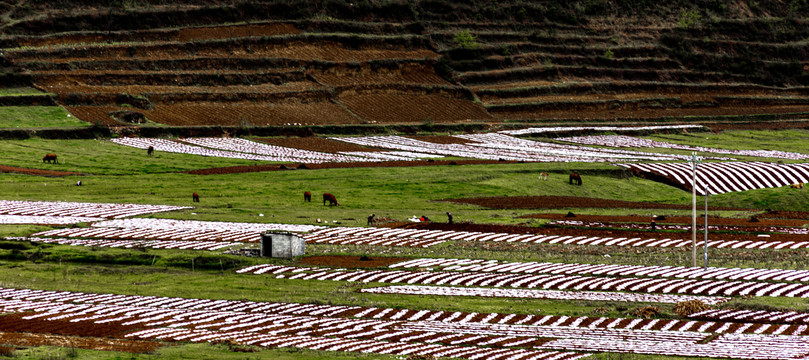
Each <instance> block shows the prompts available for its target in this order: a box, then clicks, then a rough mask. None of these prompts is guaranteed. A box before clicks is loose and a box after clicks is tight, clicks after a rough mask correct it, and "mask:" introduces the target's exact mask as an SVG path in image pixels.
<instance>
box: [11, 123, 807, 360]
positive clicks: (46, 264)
mask: <svg viewBox="0 0 809 360" xmlns="http://www.w3.org/2000/svg"><path fill="white" fill-rule="evenodd" d="M805 136H809V132H806V131H801V130H788V131H783V132H780V131H779V132H765V131H740V132H726V133H722V134H718V135H717V134H712V133H705V134H703V133H699V134H676V135H672V134H667V135H656V136H651V137H650V138H654V139H656V140H663V141H669V142H676V143H682V144H693V145H699V146H706V147H722V148H729V149H732V148H739V149H749V148H750V146H752V145H751V144H753V141H755V143H758V142H759V141H761V144H763V145H762V147H761V148H764V146H766V147H767V149H771V150H784V151H796V152H805V151H803V150H802V149H801V148H800V144H801V142H802V141H803V140H802V139H803V137H805ZM705 137H709V139H704V138H705ZM751 137H752V138H753V139H754V140H750V139H751ZM700 139H701V141H700ZM658 151H668V150H666V149H661V150H658ZM48 152H53V153H57V154H58V156H59V163H57V164H46V163H42V160H41V159H42V156H43V155H44V154H45V153H48ZM0 153H2V154H3V162H2V163H1V164H0V165H7V166H15V167H27V168H37V169H46V170H59V171H72V172H79V173H82V174H83V175H73V176H66V177H43V176H31V175H23V174H17V173H0V199H6V200H48V201H81V202H104V203H107V202H109V203H140V204H165V205H183V206H191V207H192V208H190V209H186V210H182V211H175V212H167V213H158V214H153V215H149V217H159V218H176V219H193V220H205V221H237V222H263V223H296V224H317V219H321V221H323V222H321V223H320V224H321V225H334V224H339V225H343V226H364V225H365V221H366V217H367V216H368V215H369V214H371V213H374V214H376V216H377V218H378V219H379V218H389V219H392V220H397V221H407V219H408V218H410V217H412V216H414V215H415V216H421V215H427V216H428V217H430V218H431V219H432V220H433V221H437V222H445V221H446V215H445V212H447V211H450V212H452V213H453V215H454V219H455V221H457V222H461V221H469V222H473V223H479V224H480V223H499V224H524V225H527V226H540V225H542V224H543V223H545V222H546V221H545V220H540V219H526V218H520V216H521V215H527V214H533V213H545V212H554V213H567V212H568V211H571V212H574V213H582V214H605V215H622V214H638V215H644V216H651V215H652V214H655V215H687V214H690V211H689V210H660V209H582V208H575V207H571V208H563V209H552V210H549V209H501V210H498V209H484V208H480V207H477V206H473V205H465V204H457V203H451V202H446V201H442V200H446V199H453V198H465V197H489V196H535V195H565V196H584V197H596V198H605V199H616V200H627V201H644V202H651V203H666V204H681V205H690V204H691V194H690V193H688V192H686V191H683V190H680V189H677V188H674V187H671V186H668V185H664V184H661V183H657V182H653V181H649V180H644V179H640V178H636V177H629V176H628V173H627V172H624V171H622V170H621V168H619V167H617V166H613V165H609V164H592V163H522V164H492V165H442V166H425V167H390V168H384V167H380V168H353V169H324V170H288V171H271V172H256V173H243V174H224V175H191V174H186V173H183V171H187V170H194V169H205V168H210V167H223V166H235V165H253V164H266V162H255V161H247V160H235V159H221V158H211V157H202V156H195V155H184V154H171V153H163V152H157V153H155V155H154V156H152V157H148V156H146V153H145V150H141V149H135V148H131V147H125V146H120V145H117V144H114V143H111V142H109V141H107V140H104V139H99V140H45V139H38V138H35V139H28V140H6V141H0ZM681 153H682V152H681ZM570 171H576V172H578V173H580V174H582V177H583V179H584V185H582V186H576V185H570V184H568V181H567V180H568V178H567V175H568V174H569V173H570ZM540 172H548V173H549V174H550V177H549V180H547V181H542V180H540V179H539V178H538V174H539V173H540ZM79 180H81V181H82V186H76V182H77V181H79ZM304 191H311V192H312V193H313V195H314V196H313V201H312V202H311V203H304V202H303V196H302V195H303V194H302V193H303V192H304ZM193 192H197V193H199V194H200V197H201V202H200V203H192V201H191V193H193ZM323 192H330V193H332V194H335V195H336V197H337V199H338V201H339V202H340V206H337V207H330V206H324V205H323V203H322V200H321V197H320V194H321V193H323ZM709 202H710V205H712V206H726V207H739V208H748V209H751V210H740V211H711V215H721V216H726V217H739V218H747V217H749V216H751V215H753V214H755V213H757V212H758V211H761V210H763V209H774V210H776V209H777V210H799V211H809V193H807V192H805V191H801V190H796V189H790V188H788V187H787V188H777V189H763V190H755V191H747V192H741V193H729V194H721V195H717V196H711V197H710V199H709ZM702 204H703V199H702V198H700V199H699V209H700V213H701V212H702ZM326 222H327V223H326ZM76 226H84V225H83V224H79V225H76ZM51 228H53V227H50V226H39V225H0V237H4V236H5V237H7V236H25V235H28V234H31V233H35V232H38V231H43V230H46V229H51ZM701 235H702V234H700V239H701ZM248 246H255V245H248ZM307 254H309V255H326V254H332V255H334V254H343V255H367V256H371V257H379V256H397V257H405V258H417V257H445V258H478V259H496V260H505V261H549V262H566V263H573V262H575V263H608V264H643V265H648V264H654V265H674V266H678V265H679V266H683V265H688V264H690V249H657V248H649V249H646V248H638V249H634V248H633V249H626V248H620V247H599V246H590V247H587V246H569V245H561V244H558V245H549V244H544V245H536V244H498V245H497V246H488V245H485V244H470V243H465V242H449V243H445V244H441V245H439V246H435V247H432V248H428V249H415V248H395V247H382V246H351V245H309V246H307ZM606 255H609V256H606ZM710 259H711V265H712V266H726V267H766V268H789V269H806V268H809V262H807V260H806V259H807V256H806V251H805V250H794V251H777V250H738V249H722V250H714V249H712V250H711V255H710ZM266 262H270V263H279V264H294V262H293V261H290V260H277V259H272V260H271V259H253V258H245V257H237V256H230V255H224V254H221V253H219V252H205V251H185V250H153V249H145V250H143V249H104V248H87V247H70V246H61V245H43V244H29V243H26V242H15V241H0V269H2V270H0V287H21V288H22V287H25V288H32V289H46V290H65V291H86V292H109V293H120V294H133V295H154V296H175V297H195V298H211V299H232V300H251V301H275V302H302V303H319V304H335V305H356V306H375V307H394V308H411V309H431V310H445V311H475V312H513V313H524V314H554V315H568V316H581V315H586V316H623V317H632V315H631V312H632V310H634V309H635V308H637V307H639V306H642V305H644V304H632V303H612V302H594V301H551V300H527V299H483V298H472V297H469V298H466V297H452V298H447V297H439V296H400V295H375V294H362V293H359V292H357V290H358V289H360V288H363V287H372V286H378V285H380V284H373V283H371V284H357V283H347V282H332V281H303V280H288V279H274V278H271V277H270V276H265V275H240V274H235V273H234V272H233V270H234V269H236V268H241V267H245V266H250V265H253V264H256V263H266ZM700 263H701V252H700ZM723 306H727V307H742V308H750V309H789V310H796V311H798V310H800V311H809V302H807V301H805V300H803V299H791V298H752V299H736V300H734V301H733V302H731V303H728V304H725V305H723ZM662 307H663V309H664V314H663V315H662V316H663V317H664V318H667V317H668V318H670V317H676V316H677V315H675V314H674V313H673V310H672V306H671V305H662ZM597 308H604V309H606V310H607V311H608V312H607V313H606V315H605V314H604V313H602V312H600V311H601V310H599V312H595V309H597ZM70 351H74V352H75V353H76V354H78V355H77V356H79V355H80V356H81V357H82V358H85V357H86V358H91V359H92V358H98V359H105V358H121V359H130V358H132V359H153V358H160V359H179V358H183V357H184V356H186V355H187V354H189V352H191V353H193V354H194V358H211V359H219V358H223V359H229V358H234V359H236V358H240V359H241V358H245V357H246V358H250V359H253V358H256V359H269V358H280V359H287V358H288V359H308V358H312V359H314V358H326V359H342V358H355V357H360V358H367V359H382V358H389V357H385V356H375V355H355V354H350V355H345V354H338V353H321V352H317V351H306V350H292V349H271V350H262V351H260V352H256V353H248V354H246V355H245V354H234V353H230V352H229V350H228V349H227V348H226V347H222V346H220V345H206V344H191V345H180V346H171V347H166V348H163V349H160V350H159V351H158V352H156V353H155V354H123V353H114V352H97V351H90V350H82V349H71V348H51V347H36V348H30V349H26V350H22V351H18V352H15V356H18V355H19V356H18V357H19V358H31V359H35V358H52V357H53V356H56V357H70V354H73V352H71V353H66V352H70ZM237 355H240V356H241V357H239V356H237ZM593 358H594V359H645V360H652V359H673V358H670V357H656V356H636V355H629V354H627V355H620V354H601V355H596V356H594V357H593ZM678 359H682V358H678Z"/></svg>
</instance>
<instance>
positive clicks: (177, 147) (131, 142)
mask: <svg viewBox="0 0 809 360" xmlns="http://www.w3.org/2000/svg"><path fill="white" fill-rule="evenodd" d="M110 141H112V142H114V143H116V144H119V145H124V146H131V147H136V148H139V149H147V148H149V146H152V147H154V149H155V150H156V151H162V152H169V153H178V154H191V155H201V156H211V157H221V158H228V159H246V160H262V161H279V160H278V158H277V157H274V156H266V155H258V154H247V153H240V152H235V151H224V150H214V149H207V148H204V147H202V146H194V145H188V144H183V143H179V142H176V141H171V140H166V139H156V138H132V137H120V138H112V139H110Z"/></svg>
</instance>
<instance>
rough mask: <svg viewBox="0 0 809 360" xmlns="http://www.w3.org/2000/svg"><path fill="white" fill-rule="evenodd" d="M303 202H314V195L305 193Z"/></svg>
mask: <svg viewBox="0 0 809 360" xmlns="http://www.w3.org/2000/svg"><path fill="white" fill-rule="evenodd" d="M303 201H304V202H312V193H311V192H308V191H307V192H304V193H303Z"/></svg>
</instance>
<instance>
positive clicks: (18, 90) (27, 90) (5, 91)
mask: <svg viewBox="0 0 809 360" xmlns="http://www.w3.org/2000/svg"><path fill="white" fill-rule="evenodd" d="M29 95H47V93H44V92H42V91H40V90H39V89H35V88H31V87H15V88H4V87H0V96H29Z"/></svg>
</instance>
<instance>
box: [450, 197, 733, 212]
mask: <svg viewBox="0 0 809 360" xmlns="http://www.w3.org/2000/svg"><path fill="white" fill-rule="evenodd" d="M444 201H449V202H454V203H460V204H471V205H477V206H482V207H485V208H489V209H566V208H600V209H608V208H629V209H677V210H688V209H691V205H678V204H658V203H647V202H636V201H622V200H610V199H598V198H587V197H576V196H552V195H549V196H499V197H485V198H462V199H447V200H444ZM711 209H712V210H749V209H741V208H727V207H712V208H711Z"/></svg>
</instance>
